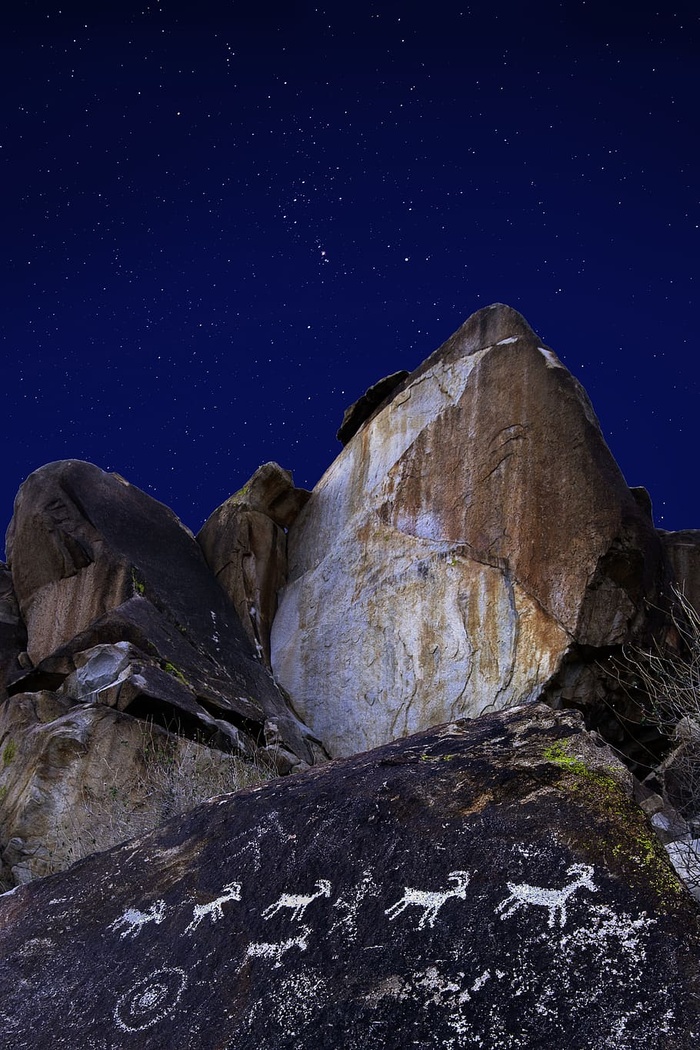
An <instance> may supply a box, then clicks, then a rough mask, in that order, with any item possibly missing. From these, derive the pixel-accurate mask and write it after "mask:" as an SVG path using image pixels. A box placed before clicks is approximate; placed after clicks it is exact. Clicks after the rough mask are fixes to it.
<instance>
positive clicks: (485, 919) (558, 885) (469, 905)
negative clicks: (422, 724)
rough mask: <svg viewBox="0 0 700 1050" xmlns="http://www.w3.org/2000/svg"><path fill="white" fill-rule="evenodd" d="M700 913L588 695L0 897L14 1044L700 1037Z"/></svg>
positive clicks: (269, 796)
mask: <svg viewBox="0 0 700 1050" xmlns="http://www.w3.org/2000/svg"><path fill="white" fill-rule="evenodd" d="M698 914H699V913H698V909H697V906H696V904H695V902H694V901H693V900H692V898H691V897H690V895H689V894H688V893H687V892H686V891H685V890H684V889H683V888H682V886H681V884H680V883H679V882H678V879H677V878H676V876H675V875H674V873H673V871H672V869H671V868H670V866H669V864H668V860H667V858H666V856H665V854H664V851H663V849H662V848H661V847H660V846H659V845H658V843H657V842H656V840H655V837H654V835H653V833H651V832H650V829H649V827H648V825H647V823H646V820H645V818H644V816H643V814H642V812H641V810H639V809H638V808H637V806H636V805H635V803H634V802H633V801H632V800H631V797H630V777H629V774H628V773H627V772H626V771H625V770H624V768H623V767H622V766H621V765H620V764H619V763H618V762H617V761H616V759H615V758H614V757H613V756H612V753H611V752H609V751H608V750H607V749H606V748H600V747H598V746H596V741H595V738H593V737H592V736H590V735H589V734H587V733H586V732H585V731H584V730H583V729H582V726H581V722H580V719H579V717H578V716H577V715H574V714H573V713H567V714H564V715H562V714H555V713H554V712H552V711H551V710H550V709H548V708H546V707H544V706H543V705H536V706H530V707H524V708H520V709H517V710H515V711H512V712H508V713H501V714H496V715H491V716H485V717H482V718H480V719H478V720H476V721H474V722H455V723H451V724H447V725H443V726H440V727H438V728H436V729H434V730H431V731H430V732H426V733H423V734H421V735H418V736H414V737H412V738H410V739H407V740H404V741H401V742H398V743H395V744H390V745H387V746H384V747H382V748H379V749H377V750H375V751H374V752H372V753H369V754H364V755H361V756H358V757H356V758H353V759H350V760H347V761H344V762H338V763H333V764H331V765H327V766H324V767H320V768H319V769H317V770H311V771H309V772H307V773H303V774H300V775H298V776H295V777H292V778H286V779H284V780H276V781H273V782H271V783H270V784H268V785H265V786H263V787H261V788H257V789H254V790H251V791H247V792H240V793H238V794H237V795H235V796H224V797H220V798H217V799H212V800H211V801H210V802H208V803H206V804H204V805H202V806H200V807H199V808H198V809H196V810H194V811H193V812H191V813H190V814H189V815H187V817H185V818H183V819H181V820H180V821H173V822H170V823H169V824H168V825H165V826H164V827H163V828H161V829H159V830H157V831H156V832H154V833H152V834H150V835H149V836H147V837H145V838H143V839H141V840H138V841H135V842H133V843H127V844H125V845H123V846H121V847H118V848H116V849H114V850H112V851H110V852H109V853H104V854H98V855H95V856H93V857H90V858H87V859H86V860H85V861H82V862H80V863H79V864H77V865H75V866H74V867H73V868H71V869H70V870H69V871H68V872H65V873H63V874H61V875H57V876H54V877H51V878H48V879H45V880H42V881H40V882H35V883H32V884H30V885H28V886H24V887H20V888H18V889H16V890H14V891H12V892H11V893H9V894H6V895H4V896H3V897H0V1033H1V1037H2V1040H4V1042H3V1045H7V1046H12V1047H13V1050H40V1048H42V1050H43V1048H45V1047H47V1046H51V1047H53V1048H57V1050H68V1048H70V1050H88V1048H89V1050H117V1048H129V1050H156V1048H158V1050H164V1048H170V1047H178V1048H179V1050H213V1048H217V1050H219V1048H220V1050H234V1048H235V1050H253V1048H255V1050H292V1048H294V1050H298V1048H299V1047H304V1050H322V1048H323V1050H331V1048H333V1050H338V1048H343V1050H367V1048H369V1047H382V1048H383V1050H399V1048H401V1050H404V1048H405V1047H409V1046H411V1047H420V1048H425V1050H428V1048H431V1050H432V1048H435V1050H438V1048H439V1050H459V1048H477V1047H478V1048H480V1050H535V1048H542V1047H547V1048H548V1050H571V1048H583V1047H595V1048H596V1050H603V1048H605V1050H637V1048H638V1047H640V1046H643V1047H645V1050H688V1048H689V1047H691V1046H694V1045H696V1042H697V1040H698V1038H700V1017H699V1016H698V995H699V994H700V951H699V949H700V936H699V933H698Z"/></svg>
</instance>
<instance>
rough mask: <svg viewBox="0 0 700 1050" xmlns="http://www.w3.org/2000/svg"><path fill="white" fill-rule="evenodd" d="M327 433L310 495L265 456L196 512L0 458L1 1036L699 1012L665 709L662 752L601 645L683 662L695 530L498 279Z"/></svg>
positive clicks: (468, 1024)
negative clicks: (614, 449)
mask: <svg viewBox="0 0 700 1050" xmlns="http://www.w3.org/2000/svg"><path fill="white" fill-rule="evenodd" d="M339 438H340V439H341V441H342V443H343V446H344V447H343V450H342V451H341V453H340V455H339V456H338V458H337V459H336V461H335V462H334V463H333V464H332V465H331V467H330V468H329V470H328V471H327V472H326V474H325V475H324V477H323V478H322V479H321V480H320V482H319V483H318V485H317V486H316V488H315V489H314V491H313V493H308V492H306V491H304V490H300V489H297V488H295V487H294V484H293V481H292V476H291V474H289V472H288V471H285V470H283V469H282V468H281V467H279V466H278V465H277V464H271V463H268V464H265V465H264V466H263V467H261V468H260V469H259V470H258V471H257V472H256V474H255V475H254V476H253V478H251V479H250V481H249V482H248V483H247V484H246V485H244V486H243V488H242V489H240V490H239V491H238V492H237V493H235V494H234V495H233V496H231V497H230V498H229V499H228V500H227V501H226V502H225V503H224V504H223V505H222V506H221V507H219V508H218V509H217V510H215V511H214V513H213V514H212V515H211V517H210V518H209V520H208V521H207V522H206V524H205V526H204V527H203V529H202V530H201V532H200V534H199V535H198V536H197V537H194V536H193V535H192V534H191V533H190V532H189V530H188V529H186V528H185V527H184V526H183V525H182V524H181V522H179V521H178V519H177V518H176V517H175V516H174V515H173V514H172V512H171V511H170V510H168V508H167V507H164V506H163V505H162V504H160V503H158V502H157V501H155V500H153V499H152V498H151V497H149V496H147V495H146V494H145V493H143V492H141V491H140V490H138V489H137V488H135V487H134V486H133V485H130V484H129V483H128V482H127V481H126V480H125V479H123V478H121V477H120V476H118V475H116V474H107V473H105V472H104V471H102V470H100V469H99V468H98V467H96V466H93V465H92V464H88V463H83V462H78V461H65V462H59V463H51V464H48V465H47V466H44V467H41V468H40V469H39V470H37V471H36V472H35V473H34V474H32V475H31V476H30V477H29V478H28V479H27V480H26V481H25V483H24V484H23V485H22V487H21V489H20V491H19V493H18V496H17V499H16V502H15V508H14V515H13V518H12V521H11V523H10V527H9V530H8V535H7V558H8V564H7V566H4V567H3V568H2V574H1V575H0V884H1V886H0V888H3V889H6V890H7V891H9V892H7V893H6V894H5V895H4V896H1V897H0V943H2V953H0V958H1V959H2V962H1V963H0V988H2V993H1V996H0V1033H3V1034H4V1035H6V1037H7V1041H8V1045H12V1046H13V1047H17V1048H40V1047H44V1046H48V1045H52V1046H57V1047H58V1046H65V1047H69V1046H70V1047H71V1048H74V1047H75V1048H78V1050H79V1048H80V1047H82V1046H85V1047H86V1048H87V1047H91V1048H92V1047H105V1048H107V1047H110V1048H115V1047H122V1046H124V1047H126V1046H129V1047H139V1048H140V1047H144V1048H146V1047H149V1048H150V1047H153V1048H155V1047H166V1046H168V1047H169V1046H173V1045H178V1046H182V1047H188V1048H192V1050H199V1048H201V1050H205V1048H209V1047H212V1048H213V1047H214V1046H217V1047H218V1046H227V1047H228V1046H230V1047H233V1046H234V1045H235V1046H237V1047H244V1048H248V1047H251V1048H252V1047H256V1048H257V1047H261V1048H265V1047H269V1048H270V1050H282V1048H283V1047H290V1048H291V1047H298V1046H302V1045H303V1046H304V1047H310V1048H315V1047H318V1048H321V1047H331V1046H333V1047H338V1046H342V1047H348V1048H357V1050H359V1048H364V1047H367V1046H369V1045H375V1044H376V1045H378V1046H379V1045H381V1046H382V1047H387V1048H389V1050H391V1048H393V1047H396V1048H397V1050H398V1048H399V1047H401V1048H403V1047H405V1046H407V1045H409V1041H411V1040H412V1042H411V1045H415V1046H419V1047H426V1048H428V1047H433V1046H434V1047H436V1048H437V1047H441V1048H442V1047H445V1048H455V1050H456V1048H462V1047H475V1048H476V1047H481V1048H486V1050H496V1048H499V1050H500V1048H513V1050H520V1048H523V1050H524V1048H528V1050H529V1048H532V1050H534V1048H535V1047H541V1046H547V1047H553V1048H555V1050H557V1048H561V1050H564V1048H570V1047H579V1046H580V1047H583V1046H595V1047H601V1048H602V1047H609V1048H610V1050H632V1048H633V1047H636V1046H638V1045H640V1043H641V1041H644V1043H645V1044H647V1045H649V1046H650V1047H659V1048H669V1050H676V1048H677V1050H682V1048H686V1047H688V1046H690V1045H693V1043H694V1040H695V1039H696V1038H697V1036H698V1035H700V1026H699V1025H698V1002H699V1001H700V1000H699V999H698V995H699V994H700V989H699V988H698V980H699V976H700V975H699V968H698V953H697V949H698V925H697V919H698V909H697V904H696V903H695V901H694V900H693V897H692V896H691V894H690V893H689V892H688V886H690V888H693V886H692V883H693V879H692V873H691V872H690V871H689V870H688V866H687V864H686V863H684V862H683V860H682V856H683V849H682V847H689V848H690V849H691V852H692V850H693V849H694V846H693V842H694V840H693V835H694V834H695V831H694V825H693V818H694V817H697V816H698V814H697V813H693V812H691V813H690V815H689V814H688V810H687V805H686V812H685V815H686V817H688V816H690V823H687V822H686V821H684V820H682V819H681V818H680V817H679V816H678V813H677V812H676V810H675V809H674V805H678V804H679V798H678V797H677V796H678V790H676V789H673V785H674V784H677V783H678V778H676V779H675V780H674V777H673V775H672V770H673V762H674V758H673V755H676V754H679V753H680V751H682V750H683V748H685V749H686V751H687V747H688V746H689V745H688V743H687V741H688V740H692V739H693V736H692V734H693V732H694V731H695V730H694V728H693V727H694V726H695V723H694V722H693V723H692V724H691V725H690V727H689V726H688V725H686V726H685V730H686V731H687V732H686V738H685V740H686V743H684V744H683V745H682V747H679V748H678V749H677V751H676V752H673V753H672V755H671V757H670V758H669V749H670V744H671V742H670V741H669V740H668V738H667V737H665V736H664V734H663V733H662V732H660V729H659V725H658V722H657V721H656V720H655V719H654V718H653V717H650V705H649V696H648V695H646V694H645V692H644V689H643V688H642V684H641V683H640V680H639V677H638V676H635V668H634V662H633V661H632V662H631V663H630V661H629V660H628V659H627V655H626V654H629V653H630V652H634V651H641V650H645V649H648V648H650V647H654V646H658V647H661V649H662V650H663V651H664V652H671V653H672V654H675V655H676V656H677V657H678V658H679V659H682V658H683V651H682V643H683V638H682V637H681V636H679V634H678V632H677V630H676V627H677V624H678V622H679V621H678V616H679V609H678V606H677V603H675V602H676V600H675V597H674V596H675V593H676V592H677V591H682V592H683V593H684V595H685V602H686V603H687V604H686V608H687V609H688V610H690V611H691V612H692V611H693V609H695V610H700V532H695V531H692V530H688V531H685V532H681V533H665V532H661V531H659V530H657V529H655V527H654V523H653V519H652V514H651V507H650V503H649V498H648V496H647V494H646V493H645V492H644V490H642V489H635V490H631V489H630V488H629V487H628V486H627V484H626V482H625V479H624V478H623V476H622V474H621V472H620V470H619V468H618V467H617V465H616V463H615V461H614V459H613V457H612V455H611V453H610V451H609V449H608V448H607V446H606V444H605V441H604V439H603V436H602V434H601V431H600V427H599V425H598V422H597V419H596V416H595V413H594V410H593V408H592V406H591V404H590V401H589V399H588V397H587V395H586V393H585V391H584V390H583V389H582V387H581V386H580V384H579V383H578V382H577V381H576V380H575V379H574V378H573V377H572V376H571V374H570V373H569V372H568V371H567V370H566V368H565V367H564V366H563V365H562V363H561V361H560V360H559V358H558V357H557V356H556V354H555V353H554V351H552V350H551V349H550V348H548V347H546V346H544V345H543V344H542V342H541V341H540V340H539V338H538V337H537V335H536V334H535V333H534V332H533V331H532V329H531V328H530V327H529V326H528V324H527V322H526V321H525V320H524V318H522V317H521V316H520V315H519V314H518V313H516V312H515V311H514V310H512V309H510V308H509V307H507V306H502V305H499V304H497V305H495V306H492V307H489V308H487V309H485V310H480V311H479V312H478V313H476V314H474V315H473V316H472V317H470V318H469V319H468V320H467V321H466V322H465V323H464V325H463V326H462V327H461V328H460V329H459V330H458V331H457V332H456V333H455V334H454V335H453V336H452V337H451V338H450V339H449V340H448V341H447V342H446V343H445V344H444V345H443V346H442V347H440V348H439V349H438V350H437V351H436V352H435V353H434V354H433V355H432V356H431V357H429V358H428V359H427V360H426V361H425V362H424V363H423V364H422V365H421V366H420V367H419V368H418V369H416V370H415V371H414V372H412V373H410V374H409V373H406V372H401V373H396V374H395V375H393V376H390V377H387V378H386V379H383V380H380V382H378V383H377V384H376V385H375V386H374V387H372V388H371V389H370V390H369V391H367V392H366V394H365V395H364V396H363V397H362V398H360V399H359V401H358V402H357V403H356V404H355V405H353V406H351V407H350V409H348V411H347V412H346V415H345V419H344V420H343V423H342V426H341V429H340V431H339ZM674 603H675V604H674ZM465 719H466V720H468V721H465ZM691 722H692V719H691ZM416 733H418V734H419V735H418V736H414V735H413V734H416ZM611 748H612V750H611ZM684 754H685V752H684ZM353 756H354V757H353ZM329 759H333V760H336V761H331V762H330V763H329ZM314 767H320V768H314ZM289 774H294V775H293V776H291V777H290V776H289ZM271 778H275V779H271ZM277 778H279V779H277ZM269 780H271V783H269V784H266V783H265V782H266V781H269ZM258 784H262V785H263V786H261V787H256V786H253V787H251V786H250V785H258ZM237 789H242V791H241V792H239V793H238V794H235V795H229V794H226V795H225V796H224V795H222V792H230V791H233V790H237ZM674 790H676V795H675V796H674ZM211 796H217V797H216V798H215V800H214V801H210V802H205V803H204V804H203V805H201V806H199V807H197V805H196V804H197V803H198V802H200V801H201V800H202V799H207V798H210V797H211ZM698 797H699V798H700V793H699V794H698ZM681 801H683V803H684V804H687V801H688V800H687V799H683V800H681ZM193 807H194V808H193ZM178 814H179V815H178ZM183 814H188V815H183ZM173 815H175V816H173ZM168 818H171V819H170V820H169V822H168V823H165V824H164V823H163V822H164V821H166V820H167V819H168ZM648 818H651V822H650V821H649V819H648ZM158 826H161V828H160V830H157V831H154V832H152V833H151V834H150V835H147V837H145V838H143V839H139V840H137V841H136V842H132V843H129V844H127V845H123V846H119V847H118V848H116V849H114V850H112V851H111V852H107V853H102V854H96V852H95V851H97V850H104V849H108V848H109V847H111V846H113V845H114V844H116V843H119V842H122V841H124V840H127V839H133V838H134V836H138V835H142V834H143V833H144V832H145V831H147V830H148V829H149V828H154V827H158ZM656 832H658V833H659V834H660V835H661V836H662V837H663V839H664V842H665V844H666V845H667V846H668V849H669V851H670V853H671V854H672V855H673V856H674V858H675V860H676V863H677V866H678V869H679V871H680V872H681V875H682V876H683V878H684V879H685V883H686V885H684V884H683V882H681V881H679V879H678V877H677V875H676V874H675V873H674V871H673V869H672V868H671V867H670V865H669V862H668V857H667V854H666V852H665V851H664V850H663V849H662V848H661V846H660V845H659V840H658V838H657V835H656ZM697 846H698V849H697V850H696V854H697V857H698V858H700V842H698V843H697ZM686 852H687V851H686ZM81 857H82V858H85V859H83V860H81V861H80V863H79V864H77V865H75V866H73V867H71V868H70V870H68V871H65V873H64V874H55V873H60V872H62V871H64V869H66V868H68V867H69V865H71V864H72V863H73V862H74V861H76V860H78V859H79V858H81ZM679 858H681V859H680V860H679ZM42 876H51V877H49V878H41V877H42ZM28 883H31V885H24V884H28ZM86 952H87V953H89V956H90V958H91V960H95V961H96V964H95V965H91V967H90V968H89V971H86V970H85V967H84V966H83V965H82V963H83V960H84V958H85V954H86ZM66 1003H70V1011H68V1013H66ZM3 1026H4V1027H3ZM175 1032H177V1038H176V1037H175V1035H174V1034H173V1033H175ZM409 1032H410V1036H411V1040H409V1035H408V1033H409Z"/></svg>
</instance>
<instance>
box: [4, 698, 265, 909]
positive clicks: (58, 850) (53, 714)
mask: <svg viewBox="0 0 700 1050" xmlns="http://www.w3.org/2000/svg"><path fill="white" fill-rule="evenodd" d="M82 699H83V701H85V698H82ZM271 775H272V772H271V769H270V768H268V770H267V771H266V770H264V769H259V768H258V769H256V768H255V766H253V765H252V764H251V763H250V762H248V761H245V760H243V759H241V758H238V757H236V756H234V755H231V754H226V753H224V752H222V751H219V750H218V749H216V748H210V747H206V746H204V745H203V744H198V743H196V742H195V741H193V740H189V739H187V738H186V737H182V736H177V735H176V734H174V733H170V732H168V731H167V730H165V729H162V728H160V727H159V726H156V725H153V724H150V723H148V722H145V721H143V720H142V719H139V718H132V717H131V716H130V715H125V714H122V713H121V712H119V711H116V710H114V709H113V708H111V707H108V706H106V705H105V704H104V703H99V702H97V703H90V702H81V703H75V701H74V700H73V699H71V698H69V697H67V696H59V695H57V694H56V693H51V692H48V691H44V690H40V691H39V692H35V693H18V694H17V695H15V696H12V697H10V698H9V700H7V701H6V702H5V703H4V704H3V705H2V706H0V892H2V890H3V889H9V888H10V887H11V886H14V885H17V884H22V883H25V882H29V881H31V880H32V879H36V878H41V877H42V876H45V875H50V874H52V873H53V872H56V871H60V870H62V869H64V868H66V867H67V866H68V865H70V864H72V863H74V862H75V861H76V860H79V859H80V858H81V857H84V856H87V855H88V854H90V853H95V852H96V851H98V850H103V849H107V848H108V847H110V846H113V845H114V844H115V843H116V842H121V841H123V840H124V839H127V838H133V837H134V836H135V835H138V834H142V833H143V832H145V831H148V830H150V829H151V828H154V827H156V826H157V825H159V824H162V823H163V822H164V821H165V820H167V819H168V818H169V817H171V816H173V815H174V814H175V813H178V812H182V811H184V810H187V809H191V808H192V807H193V806H194V805H195V804H196V803H198V802H201V801H202V800H203V799H205V798H208V797H209V796H211V795H217V794H220V793H221V792H222V791H234V790H237V789H238V788H239V787H242V786H245V785H247V784H250V783H256V782H260V781H261V780H264V779H266V778H267V779H269V777H270V776H271Z"/></svg>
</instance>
